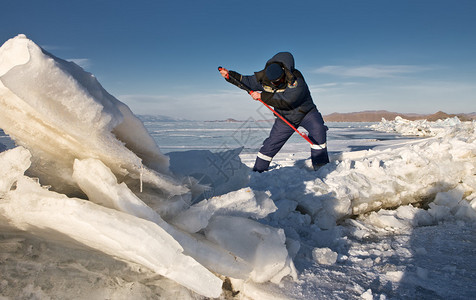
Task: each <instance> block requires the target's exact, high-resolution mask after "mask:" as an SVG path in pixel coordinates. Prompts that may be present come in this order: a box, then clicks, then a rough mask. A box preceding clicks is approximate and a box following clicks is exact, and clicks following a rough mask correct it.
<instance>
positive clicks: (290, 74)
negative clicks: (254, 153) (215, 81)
mask: <svg viewBox="0 0 476 300" xmlns="http://www.w3.org/2000/svg"><path fill="white" fill-rule="evenodd" d="M272 63H279V64H280V65H281V66H282V67H283V69H284V72H285V76H286V80H285V82H284V83H283V84H282V85H281V86H278V87H276V86H274V85H273V84H272V83H271V82H270V81H269V80H268V78H266V73H265V70H266V67H267V66H268V65H270V64H272ZM230 76H233V77H235V78H236V79H238V80H240V81H241V82H242V83H243V84H245V85H246V86H248V87H249V88H251V89H252V90H253V91H262V93H261V100H263V102H265V103H266V104H268V105H271V106H273V107H274V108H275V110H276V112H277V113H279V114H280V115H282V116H283V117H285V118H286V119H287V120H288V121H290V122H291V123H293V124H294V125H296V126H299V124H300V123H301V121H302V119H303V118H304V116H305V115H306V114H307V113H308V112H310V111H311V110H313V109H315V108H316V105H315V104H314V102H313V101H312V97H311V93H310V91H309V88H308V86H307V84H306V82H305V81H304V77H303V76H302V74H301V72H299V71H298V70H296V69H295V68H294V57H293V56H292V54H291V53H289V52H279V53H278V54H276V55H275V56H273V57H272V58H271V59H270V60H268V62H266V66H265V69H263V70H262V71H259V72H255V74H254V75H251V76H242V75H240V74H238V73H236V72H233V71H230Z"/></svg>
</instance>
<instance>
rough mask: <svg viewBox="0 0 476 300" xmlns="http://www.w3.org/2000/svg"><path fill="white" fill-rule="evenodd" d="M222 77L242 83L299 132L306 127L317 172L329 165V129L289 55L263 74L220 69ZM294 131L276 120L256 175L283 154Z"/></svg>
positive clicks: (278, 57) (282, 55)
mask: <svg viewBox="0 0 476 300" xmlns="http://www.w3.org/2000/svg"><path fill="white" fill-rule="evenodd" d="M220 73H221V75H222V76H223V77H225V78H226V79H227V80H228V81H230V80H229V77H233V79H235V80H237V81H239V82H241V83H243V84H244V85H245V86H247V87H249V88H250V89H251V90H252V91H254V92H252V93H251V94H250V95H251V96H252V97H253V99H255V100H258V99H261V100H262V101H263V102H265V103H266V104H268V105H270V106H273V107H274V109H275V111H276V112H277V113H279V114H280V115H281V116H283V117H284V118H285V119H286V120H287V121H289V122H290V123H291V124H293V125H294V127H296V128H298V127H299V126H302V127H304V128H305V129H306V130H307V131H308V132H309V138H310V139H311V141H312V142H313V145H312V146H311V160H312V165H313V167H314V169H315V170H317V169H318V168H319V167H321V166H322V165H324V164H326V163H328V162H329V156H328V154H327V143H326V140H327V130H328V128H327V126H326V125H325V124H324V120H323V118H322V115H321V113H320V112H319V111H318V109H317V107H316V105H315V104H314V102H313V100H312V97H311V93H310V91H309V87H308V86H307V84H306V82H305V80H304V77H303V76H302V74H301V72H299V71H298V70H296V69H295V68H294V57H293V56H292V54H291V53H289V52H279V53H277V54H276V55H274V56H273V57H272V58H271V59H270V60H268V62H266V65H265V68H264V69H263V70H262V71H259V72H255V73H254V75H250V76H245V75H241V74H239V73H237V72H234V71H228V70H226V69H223V68H222V69H221V70H220ZM293 133H294V130H293V129H292V128H291V127H290V126H288V125H287V124H286V123H285V122H284V121H282V120H281V119H279V118H276V120H275V122H274V125H273V127H272V129H271V132H270V134H269V137H268V138H267V139H266V140H264V142H263V145H262V147H261V149H260V150H259V153H258V157H257V158H256V162H255V165H254V167H253V171H257V172H263V171H266V170H268V168H269V164H270V163H271V160H272V159H273V157H274V156H275V155H276V154H277V153H278V152H279V150H281V148H282V147H283V145H284V144H285V143H286V141H287V140H288V139H289V138H290V137H291V135H292V134H293Z"/></svg>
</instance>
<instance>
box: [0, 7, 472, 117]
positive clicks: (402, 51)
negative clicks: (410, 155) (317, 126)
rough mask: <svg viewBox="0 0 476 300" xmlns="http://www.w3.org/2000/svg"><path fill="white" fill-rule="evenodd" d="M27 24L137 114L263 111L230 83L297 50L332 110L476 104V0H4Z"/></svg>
mask: <svg viewBox="0 0 476 300" xmlns="http://www.w3.org/2000/svg"><path fill="white" fill-rule="evenodd" d="M1 7H2V9H1V12H0V43H1V44H3V42H5V41H6V40H8V39H9V38H12V37H14V36H16V35H17V34H20V33H23V34H26V35H27V37H28V38H30V39H32V40H33V41H34V42H35V43H37V44H38V45H40V46H41V47H43V48H45V49H46V50H48V51H49V52H51V53H53V54H54V55H56V56H58V57H61V58H63V59H66V60H74V61H76V62H77V63H78V64H80V65H81V66H82V67H83V68H84V69H85V70H86V71H88V72H91V73H93V74H94V75H95V76H96V77H97V78H98V80H99V81H100V82H101V84H102V85H103V86H104V87H105V89H106V90H107V91H108V92H109V93H111V94H112V95H114V96H115V97H116V98H118V99H119V100H121V101H122V102H125V103H126V104H128V105H129V107H130V108H131V109H132V110H133V112H134V113H136V114H160V115H168V116H172V117H181V118H186V119H198V120H200V119H201V120H203V119H225V118H236V119H247V118H248V117H253V118H260V117H261V115H262V114H263V113H265V111H266V109H264V110H263V109H262V107H261V105H260V103H258V102H255V101H253V100H251V98H250V97H249V96H248V95H246V93H244V92H243V91H241V90H239V89H237V88H236V87H234V86H232V85H230V84H228V83H227V82H225V81H224V80H223V79H222V78H221V77H220V76H219V73H218V72H217V67H218V66H219V65H221V66H224V67H227V68H229V69H232V70H235V71H238V72H240V73H242V74H252V73H253V72H255V71H259V70H261V69H262V68H263V67H264V64H265V62H266V61H267V60H268V59H269V58H270V57H272V56H273V55H274V54H275V53H277V52H280V51H290V52H292V53H293V54H294V57H295V60H296V67H297V68H298V69H299V70H301V72H302V73H303V74H304V76H305V78H306V81H307V83H308V85H309V86H310V88H311V92H312V95H313V98H314V101H315V102H316V104H317V105H318V108H319V110H320V111H321V112H322V113H323V114H329V113H332V112H352V111H363V110H381V109H385V110H389V111H396V112H403V113H434V112H436V111H438V110H442V111H445V112H448V113H461V112H475V111H476V54H475V53H476V17H475V16H476V1H473V0H469V1H465V0H464V1H459V0H447V1H441V0H421V1H420V0H408V1H407V0H400V1H387V0H371V1H370V0H369V1H357V0H347V1H344V0H335V1H320V0H314V1H313V0H309V1H298V0H296V1H267V0H265V1H256V0H255V1H224V0H195V1H194V0H190V1H184V0H174V1H142V0H136V1H117V0H116V1H110V0H96V1H91V0H82V1H64V0H61V1H60V0H56V1H48V0H45V1H34V0H31V1H23V0H19V1H4V3H2V5H1Z"/></svg>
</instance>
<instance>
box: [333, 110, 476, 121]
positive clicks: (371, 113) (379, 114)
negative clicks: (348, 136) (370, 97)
mask: <svg viewBox="0 0 476 300" xmlns="http://www.w3.org/2000/svg"><path fill="white" fill-rule="evenodd" d="M397 116H400V117H402V118H404V119H407V120H422V119H427V120H428V121H436V120H439V119H442V120H444V119H447V118H452V117H455V116H457V117H458V118H459V119H460V120H461V121H471V120H476V113H470V114H447V113H445V112H442V111H439V112H437V113H434V114H428V115H425V114H411V113H407V114H404V113H396V112H390V111H386V110H368V111H361V112H352V113H332V114H329V115H325V116H324V120H325V121H326V122H380V121H381V120H382V118H385V119H386V120H394V119H395V117H397Z"/></svg>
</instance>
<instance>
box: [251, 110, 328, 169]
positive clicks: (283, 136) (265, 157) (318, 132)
mask: <svg viewBox="0 0 476 300" xmlns="http://www.w3.org/2000/svg"><path fill="white" fill-rule="evenodd" d="M300 126H302V127H304V128H305V129H306V130H307V131H308V132H309V139H311V141H312V142H313V143H314V145H312V146H311V161H312V165H313V166H314V168H317V167H319V166H321V165H323V164H326V163H328V162H329V156H328V154H327V144H326V140H327V130H328V128H327V126H326V125H324V120H323V119H322V115H321V113H320V112H319V111H318V110H317V109H313V110H311V111H310V112H309V113H307V115H306V116H305V117H304V119H303V120H302V121H301V124H300ZM293 133H294V130H293V129H292V128H291V127H289V125H287V124H286V123H284V121H282V120H281V119H279V118H278V119H276V121H275V122H274V125H273V128H272V129H271V132H270V134H269V137H268V138H267V139H266V140H264V142H263V146H261V149H260V150H259V153H258V157H257V158H256V162H255V165H254V167H253V171H256V172H263V171H266V170H268V168H269V164H270V163H271V160H272V159H273V157H274V156H275V155H276V153H278V152H279V150H281V148H282V147H283V146H284V144H285V143H286V141H287V140H288V139H289V138H290V137H291V135H292V134H293Z"/></svg>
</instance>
